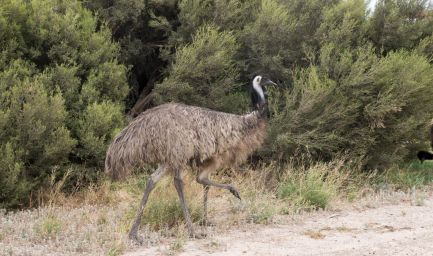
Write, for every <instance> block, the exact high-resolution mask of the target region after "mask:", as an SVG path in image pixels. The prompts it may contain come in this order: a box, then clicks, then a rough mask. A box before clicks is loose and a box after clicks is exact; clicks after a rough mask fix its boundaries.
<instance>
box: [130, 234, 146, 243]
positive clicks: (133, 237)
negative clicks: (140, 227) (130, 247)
mask: <svg viewBox="0 0 433 256" xmlns="http://www.w3.org/2000/svg"><path fill="white" fill-rule="evenodd" d="M128 237H129V239H131V240H132V241H133V242H134V243H135V244H137V245H142V244H143V242H144V241H143V239H141V238H140V237H138V235H137V233H132V232H130V233H129V234H128Z"/></svg>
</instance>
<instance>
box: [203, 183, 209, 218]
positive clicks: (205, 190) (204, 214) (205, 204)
mask: <svg viewBox="0 0 433 256" xmlns="http://www.w3.org/2000/svg"><path fill="white" fill-rule="evenodd" d="M209 188H210V187H209V186H208V185H203V192H204V194H203V226H207V225H208V224H209V223H208V221H207V196H208V193H209Z"/></svg>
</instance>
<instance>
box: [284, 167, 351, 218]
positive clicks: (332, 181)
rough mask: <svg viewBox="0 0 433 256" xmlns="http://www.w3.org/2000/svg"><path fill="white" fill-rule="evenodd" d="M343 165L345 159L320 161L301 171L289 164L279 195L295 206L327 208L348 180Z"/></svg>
mask: <svg viewBox="0 0 433 256" xmlns="http://www.w3.org/2000/svg"><path fill="white" fill-rule="evenodd" d="M342 166H343V161H337V162H332V163H327V164H325V163H320V164H316V165H313V166H311V167H309V168H306V169H304V170H301V171H299V170H298V171H294V170H293V169H291V167H290V166H288V167H287V169H286V170H285V173H284V174H283V178H282V181H281V182H280V183H279V185H278V189H277V196H278V197H279V198H281V199H284V200H286V201H287V202H289V203H290V204H292V205H294V206H295V208H301V209H310V210H315V209H325V208H326V207H327V206H328V205H329V203H330V202H331V200H332V199H334V198H336V197H337V195H338V191H339V190H340V189H341V188H342V186H343V184H344V183H345V182H346V181H347V180H348V177H349V173H348V172H347V171H344V170H343V168H342Z"/></svg>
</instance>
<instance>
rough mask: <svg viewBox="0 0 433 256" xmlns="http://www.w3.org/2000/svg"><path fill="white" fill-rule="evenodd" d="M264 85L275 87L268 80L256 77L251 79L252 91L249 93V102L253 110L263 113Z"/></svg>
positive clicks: (265, 96) (265, 95)
mask: <svg viewBox="0 0 433 256" xmlns="http://www.w3.org/2000/svg"><path fill="white" fill-rule="evenodd" d="M266 85H277V84H276V83H274V82H272V81H271V80H270V79H269V78H267V77H264V76H256V77H254V79H253V90H252V93H251V101H252V103H253V108H254V110H258V111H260V112H263V111H264V109H265V106H266V98H267V94H266Z"/></svg>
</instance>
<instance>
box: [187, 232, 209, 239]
mask: <svg viewBox="0 0 433 256" xmlns="http://www.w3.org/2000/svg"><path fill="white" fill-rule="evenodd" d="M189 237H190V238H194V239H203V238H206V237H207V234H206V233H192V234H189Z"/></svg>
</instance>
